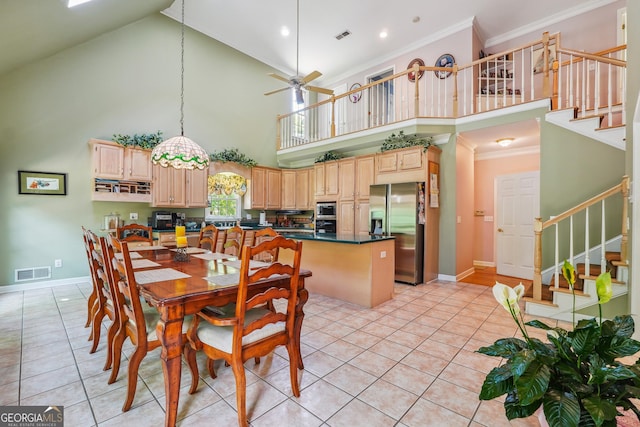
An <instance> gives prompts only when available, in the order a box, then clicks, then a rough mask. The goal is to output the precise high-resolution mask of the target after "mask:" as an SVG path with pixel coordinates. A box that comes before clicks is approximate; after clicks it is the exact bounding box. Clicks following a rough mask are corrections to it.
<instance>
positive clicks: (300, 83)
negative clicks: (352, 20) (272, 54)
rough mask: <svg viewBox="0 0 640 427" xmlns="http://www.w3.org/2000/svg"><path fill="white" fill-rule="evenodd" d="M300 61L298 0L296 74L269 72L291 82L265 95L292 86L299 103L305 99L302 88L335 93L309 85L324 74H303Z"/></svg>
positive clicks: (330, 93) (327, 93) (316, 72)
mask: <svg viewBox="0 0 640 427" xmlns="http://www.w3.org/2000/svg"><path fill="white" fill-rule="evenodd" d="M299 61H300V0H296V75H295V76H292V77H289V78H287V77H283V76H281V75H279V74H275V73H269V75H270V76H271V77H273V78H276V79H278V80H281V81H283V82H286V83H288V84H289V86H288V87H283V88H281V89H276V90H272V91H271V92H266V93H265V95H272V94H274V93H278V92H282V91H285V90H289V89H290V88H291V89H293V90H295V94H296V102H297V103H298V104H303V103H304V99H303V98H302V89H306V90H310V91H313V92H319V93H324V94H326V95H333V91H332V90H330V89H324V88H321V87H317V86H309V84H308V83H309V82H311V81H312V80H315V79H317V78H318V77H320V76H321V75H322V73H321V72H320V71H317V70H316V71H312V72H310V73H309V74H307V75H306V76H304V77H303V76H301V75H300V72H299V71H298V65H299Z"/></svg>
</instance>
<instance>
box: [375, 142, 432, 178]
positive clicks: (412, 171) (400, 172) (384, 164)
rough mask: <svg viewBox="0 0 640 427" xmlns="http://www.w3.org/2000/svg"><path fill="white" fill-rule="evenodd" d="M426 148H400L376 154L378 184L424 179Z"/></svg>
mask: <svg viewBox="0 0 640 427" xmlns="http://www.w3.org/2000/svg"><path fill="white" fill-rule="evenodd" d="M425 167H426V155H425V149H424V147H422V146H415V147H409V148H400V149H397V150H390V151H385V152H384V153H378V154H376V169H375V171H376V184H390V183H394V182H410V181H424V178H425V177H424V170H425Z"/></svg>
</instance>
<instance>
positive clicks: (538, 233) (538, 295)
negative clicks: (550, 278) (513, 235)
mask: <svg viewBox="0 0 640 427" xmlns="http://www.w3.org/2000/svg"><path fill="white" fill-rule="evenodd" d="M533 232H534V235H535V237H534V245H535V246H534V254H533V299H534V300H537V301H540V300H542V218H535V219H534V220H533Z"/></svg>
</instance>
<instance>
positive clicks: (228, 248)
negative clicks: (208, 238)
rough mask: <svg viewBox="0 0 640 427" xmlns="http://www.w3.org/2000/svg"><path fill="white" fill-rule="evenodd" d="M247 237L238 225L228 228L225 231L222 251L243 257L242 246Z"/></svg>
mask: <svg viewBox="0 0 640 427" xmlns="http://www.w3.org/2000/svg"><path fill="white" fill-rule="evenodd" d="M245 237H246V234H245V231H244V230H243V229H242V228H241V227H240V226H238V225H234V226H233V227H231V228H229V229H227V230H226V231H225V233H224V240H223V243H222V252H223V253H230V254H232V255H235V256H237V257H238V259H240V258H241V257H242V247H243V246H244V240H245Z"/></svg>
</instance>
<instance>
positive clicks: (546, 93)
mask: <svg viewBox="0 0 640 427" xmlns="http://www.w3.org/2000/svg"><path fill="white" fill-rule="evenodd" d="M549 53H550V51H549V32H548V31H545V32H544V33H543V34H542V58H543V65H542V70H543V72H544V76H543V77H542V96H543V97H545V98H549V97H550V96H551V88H550V85H549Z"/></svg>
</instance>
